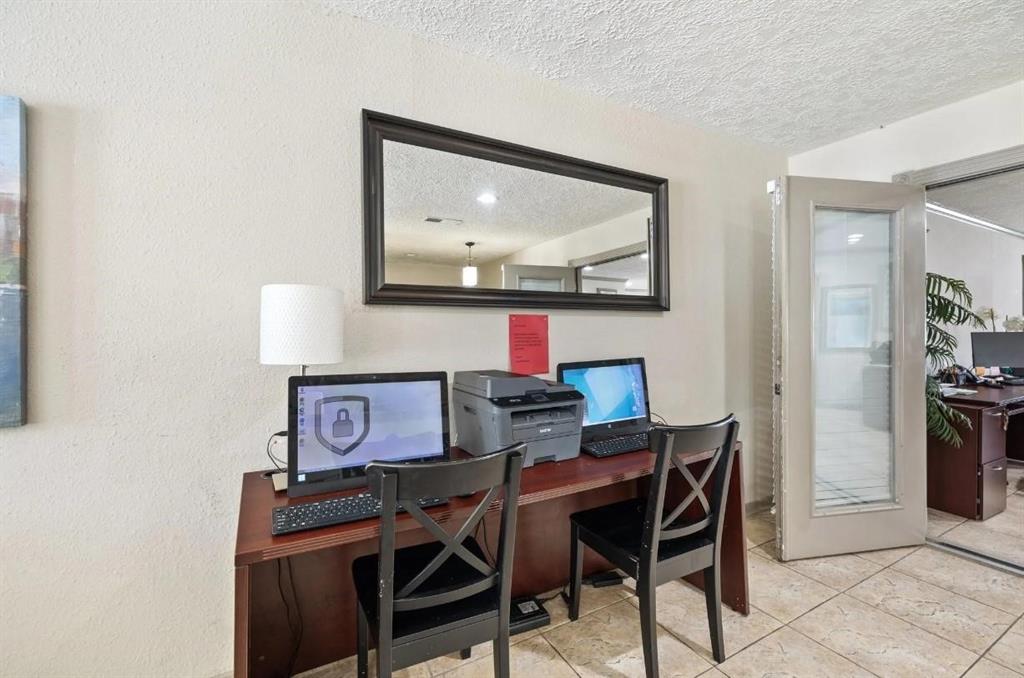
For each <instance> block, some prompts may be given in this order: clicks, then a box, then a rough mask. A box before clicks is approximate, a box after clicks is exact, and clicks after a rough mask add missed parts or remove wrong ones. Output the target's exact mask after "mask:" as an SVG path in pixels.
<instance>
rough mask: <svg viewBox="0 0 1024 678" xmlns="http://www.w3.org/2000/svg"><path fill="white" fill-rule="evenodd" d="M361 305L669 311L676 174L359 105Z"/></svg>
mask: <svg viewBox="0 0 1024 678" xmlns="http://www.w3.org/2000/svg"><path fill="white" fill-rule="evenodd" d="M363 213H364V229H365V230H364V301H365V303H367V304H424V305H443V306H499V307H520V308H582V309H608V310H627V311H667V310H669V277H668V180H667V179H662V178H659V177H654V176H650V175H647V174H641V173H639V172H633V171H629V170H623V169H618V168H615V167H609V166H606V165H601V164H598V163H595V162H589V161H587V160H579V159H577V158H571V157H568V156H564V155H559V154H556V153H550V152H547V151H541V150H537V149H534V148H528V147H526V146H520V145H518V144H512V143H509V142H505V141H499V140H496V139H489V138H487V137H482V136H478V135H475V134H468V133H465V132H458V131H455V130H451V129H446V128H444V127H438V126H436V125H429V124H426V123H422V122H416V121H413V120H406V119H404V118H399V117H396V116H392V115H387V114H384V113H376V112H374V111H367V110H364V111H363Z"/></svg>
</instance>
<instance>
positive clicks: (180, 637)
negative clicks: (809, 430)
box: [0, 2, 785, 678]
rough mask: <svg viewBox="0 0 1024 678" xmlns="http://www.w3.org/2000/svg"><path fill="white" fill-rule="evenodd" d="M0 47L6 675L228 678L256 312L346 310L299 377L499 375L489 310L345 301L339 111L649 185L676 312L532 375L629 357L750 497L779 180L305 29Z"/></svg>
mask: <svg viewBox="0 0 1024 678" xmlns="http://www.w3.org/2000/svg"><path fill="white" fill-rule="evenodd" d="M0 46H2V48H0V90H3V91H5V92H7V93H10V94H16V95H19V96H21V97H23V98H24V99H25V101H26V102H27V104H28V111H29V113H28V124H29V134H30V140H29V180H30V191H31V196H30V201H29V209H30V213H29V214H30V216H29V237H30V245H31V247H30V249H29V262H28V263H29V267H28V273H29V280H28V282H29V289H30V292H29V293H30V295H31V296H30V308H29V323H30V324H29V327H30V337H29V375H30V376H29V397H30V401H29V408H30V410H29V419H30V423H29V424H28V425H27V426H25V427H24V428H20V429H12V430H0V463H2V464H3V469H4V472H3V474H0V521H2V525H0V530H2V531H0V538H2V549H0V567H2V577H0V645H2V647H0V656H2V662H3V663H2V665H0V672H2V673H3V674H4V675H10V676H18V677H19V678H20V677H21V676H100V675H102V676H208V675H212V674H216V673H218V672H222V671H225V670H227V669H229V668H230V665H231V643H232V634H231V630H232V586H233V579H232V555H233V546H234V539H235V527H236V514H237V510H238V491H239V486H240V476H241V473H242V472H243V471H247V470H252V469H257V468H263V467H265V466H266V458H265V457H264V452H263V447H264V443H265V442H266V438H267V434H268V433H269V432H271V431H276V430H280V429H281V428H283V427H284V425H285V407H286V394H285V378H286V377H287V376H288V375H289V374H291V373H294V370H289V369H288V368H284V367H263V366H260V365H259V364H257V334H258V327H257V323H258V298H259V287H260V285H262V284H264V283H267V282H287V281H300V282H308V283H316V284H330V285H336V286H338V287H341V288H343V289H344V290H345V291H346V293H347V305H348V317H347V321H346V337H345V339H346V362H345V364H344V365H343V366H340V367H325V368H323V370H322V371H336V370H345V371H364V370H365V371H374V370H381V371H384V370H396V371H402V370H418V369H447V370H449V371H453V370H458V369H467V368H481V367H502V366H503V365H504V364H505V361H506V360H507V358H506V355H507V354H506V337H507V328H506V313H505V312H504V311H500V310H473V309H416V308H399V307H373V308H368V307H364V306H363V305H362V304H361V303H360V299H361V294H362V292H361V284H362V282H361V280H362V279H361V275H362V251H361V239H362V238H361V228H362V227H361V224H362V220H361V200H360V130H359V111H360V108H362V107H367V108H372V109H376V110H381V111H387V112H390V113H395V114H399V115H403V116H407V117H411V118H416V119H420V120H425V121H428V122H432V123H438V124H441V125H445V126H449V127H453V128H457V129H462V130H467V131H470V132H475V133H479V134H485V135H489V136H495V137H498V138H502V139H508V140H511V141H514V142H518V143H523V144H529V145H532V146H537V147H540V148H544V149H547V150H551V151H555V152H559V153H565V154H569V155H575V156H581V157H585V158H588V159H591V160H595V161H598V162H602V163H608V164H611V165H618V166H623V167H627V168H630V169H635V170H639V171H643V172H648V173H652V174H656V175H663V176H666V177H668V178H669V179H670V180H671V189H670V190H671V228H672V231H671V233H672V307H673V311H671V312H670V313H665V314H642V313H635V314H607V313H593V312H553V313H551V323H550V328H551V359H552V363H555V362H557V361H560V360H567V359H570V358H584V357H603V356H616V355H624V354H628V355H632V354H637V353H639V354H645V355H646V356H647V358H648V360H649V361H650V364H651V365H652V366H655V367H654V368H653V369H651V370H650V372H651V377H652V402H653V403H655V404H656V407H657V409H658V411H659V412H661V413H662V414H664V415H665V416H667V417H669V418H670V419H672V420H677V421H686V422H696V421H700V420H703V419H709V418H712V417H718V416H720V415H722V414H723V413H725V412H726V411H727V410H735V411H736V412H737V413H738V414H739V416H740V418H741V419H742V421H743V426H744V428H743V436H742V437H743V439H744V440H745V442H746V443H747V445H748V447H747V451H748V481H751V480H752V479H753V478H754V477H755V475H756V473H757V470H758V469H757V464H760V463H761V460H759V459H757V460H755V459H754V457H756V456H757V455H765V454H766V448H765V447H763V442H762V441H765V440H766V439H767V437H768V431H767V429H766V428H765V427H764V424H765V423H766V422H767V421H769V416H768V410H767V408H768V407H769V406H770V399H769V395H768V394H769V392H770V386H769V384H770V380H769V379H768V377H767V376H763V377H762V376H758V375H759V374H761V373H764V375H767V374H768V372H767V370H768V365H769V351H770V345H769V337H770V332H769V317H768V312H767V292H766V290H767V289H768V280H769V275H768V271H769V260H768V256H769V254H768V239H769V214H768V211H767V203H766V199H765V196H764V181H765V179H766V178H768V177H771V176H774V175H777V174H780V173H781V172H782V171H784V169H785V157H784V156H783V155H782V154H779V153H775V152H773V151H769V150H766V149H764V148H762V147H757V146H754V145H750V144H746V143H743V142H740V141H736V140H732V139H729V138H726V137H724V136H719V135H716V134H712V133H709V132H706V131H701V130H699V129H697V128H696V127H690V126H687V125H683V124H678V123H669V122H665V121H662V120H660V119H658V118H656V117H654V116H652V115H649V114H645V113H640V112H636V111H633V110H630V109H626V108H623V107H621V106H618V105H613V104H610V103H606V102H604V101H602V100H600V99H598V98H595V97H591V96H587V95H583V94H578V93H575V92H573V91H571V90H568V89H566V88H564V87H562V86H559V85H557V84H553V83H550V82H545V81H542V80H539V79H537V78H535V77H533V76H527V75H520V74H516V73H514V72H512V71H509V70H505V69H503V68H500V67H497V66H492V65H488V64H486V63H484V62H482V61H479V60H477V59H475V58H470V57H467V56H463V55H460V54H458V53H456V52H454V51H451V50H450V49H447V48H442V47H437V46H431V45H429V44H427V43H424V42H422V41H421V40H419V39H414V38H412V37H408V36H405V35H403V34H400V33H397V32H393V31H390V30H385V29H382V28H380V27H376V26H373V25H371V24H367V23H363V22H360V21H356V20H352V19H347V18H345V17H342V16H338V15H331V14H325V13H324V12H323V10H322V9H321V6H320V5H313V4H296V3H279V4H259V3H205V2H204V3H191V2H190V3H182V4H175V3H170V2H163V3H123V4H118V5H113V4H105V5H102V6H99V7H97V6H95V5H92V4H86V3H66V4H61V5H53V4H49V3H44V2H31V3H11V2H6V3H3V4H0ZM758 370H760V372H758ZM755 387H756V388H757V389H758V393H757V395H755ZM759 424H760V425H759ZM748 487H749V483H748ZM751 498H753V497H751V496H750V494H749V493H748V499H751ZM339 576H345V573H339Z"/></svg>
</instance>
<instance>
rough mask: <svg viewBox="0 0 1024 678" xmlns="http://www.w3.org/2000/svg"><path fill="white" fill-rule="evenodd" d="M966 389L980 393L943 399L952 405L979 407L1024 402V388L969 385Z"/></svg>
mask: <svg viewBox="0 0 1024 678" xmlns="http://www.w3.org/2000/svg"><path fill="white" fill-rule="evenodd" d="M964 388H966V389H970V390H972V391H974V390H977V391H978V392H977V393H975V394H973V395H954V396H948V397H946V398H943V400H945V401H947V402H951V403H960V404H962V405H977V406H979V407H996V406H999V405H1009V404H1011V403H1015V402H1019V401H1024V386H1004V387H1003V388H992V387H990V386H979V385H978V384H968V385H965V386H964Z"/></svg>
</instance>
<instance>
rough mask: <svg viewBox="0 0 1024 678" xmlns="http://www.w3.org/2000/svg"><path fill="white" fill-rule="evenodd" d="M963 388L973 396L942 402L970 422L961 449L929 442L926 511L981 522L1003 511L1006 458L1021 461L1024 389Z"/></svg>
mask: <svg viewBox="0 0 1024 678" xmlns="http://www.w3.org/2000/svg"><path fill="white" fill-rule="evenodd" d="M965 388H969V389H971V390H977V391H978V392H977V393H975V394H972V395H954V396H949V397H947V398H944V400H945V401H946V403H947V404H949V405H950V406H952V407H953V408H954V409H956V410H958V411H959V412H961V413H963V414H964V416H966V417H967V418H968V420H970V422H971V429H970V430H964V429H959V432H960V437H961V438H962V439H963V446H961V447H959V448H957V447H953V446H952V445H949V444H947V443H944V442H942V441H940V440H938V439H936V438H934V437H932V436H928V506H929V507H931V508H935V509H939V510H940V511H946V512H947V513H953V514H955V515H958V516H963V517H964V518H971V519H973V520H986V519H988V518H991V517H992V516H994V515H996V514H998V513H1002V511H1003V510H1004V509H1005V508H1006V459H1007V457H1010V458H1015V459H1024V386H1006V387H1004V388H990V387H986V386H973V385H968V386H965ZM1004 426H1005V428H1004Z"/></svg>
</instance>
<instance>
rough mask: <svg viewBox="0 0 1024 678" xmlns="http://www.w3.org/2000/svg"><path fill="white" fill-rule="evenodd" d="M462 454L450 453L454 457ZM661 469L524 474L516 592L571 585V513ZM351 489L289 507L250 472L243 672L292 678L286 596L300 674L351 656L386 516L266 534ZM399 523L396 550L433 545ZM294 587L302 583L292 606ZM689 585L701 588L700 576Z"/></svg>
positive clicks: (243, 559)
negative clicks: (298, 508) (360, 597)
mask: <svg viewBox="0 0 1024 678" xmlns="http://www.w3.org/2000/svg"><path fill="white" fill-rule="evenodd" d="M741 453H742V448H741V449H740V453H737V455H736V462H735V464H734V467H733V472H732V476H731V479H730V483H729V499H728V503H727V505H726V510H725V524H724V527H723V536H722V565H723V581H722V600H723V602H725V603H726V604H727V605H729V606H730V607H732V608H733V609H735V610H737V611H739V612H742V613H744V614H747V613H748V612H749V606H748V595H747V550H746V535H745V532H744V508H743V507H744V503H743V477H742V473H741V469H742V464H741ZM464 454H465V453H463V452H462V451H461V450H457V449H453V456H454V457H461V456H464ZM696 457H697V458H696V459H695V464H696V467H695V470H698V471H699V470H700V469H701V466H702V465H704V464H706V463H707V462H706V458H707V455H696ZM653 461H654V455H652V454H651V453H649V452H647V451H646V450H644V451H640V452H632V453H629V454H624V455H620V456H617V457H610V458H607V459H595V458H593V457H589V456H586V455H580V457H578V458H577V459H571V460H568V461H563V462H559V463H547V464H541V465H539V466H534V467H531V468H528V469H524V470H523V477H522V482H521V492H520V499H519V512H518V516H519V520H518V528H517V531H516V544H515V565H514V575H513V583H512V595H513V596H518V595H524V594H538V593H542V592H544V591H549V590H551V589H555V588H558V587H560V586H562V585H563V584H565V582H566V581H568V578H569V514H571V513H573V512H574V511H579V510H582V509H587V508H592V507H594V506H601V505H604V504H608V503H611V502H615V501H620V500H623V499H628V498H631V497H635V496H637V495H638V493H640V492H643V491H645V490H646V482H645V480H644V478H645V476H649V475H650V474H651V471H652V467H653ZM698 477H699V476H698ZM355 492H358V490H352V491H349V492H338V493H333V494H330V495H327V494H324V495H318V496H315V497H306V498H302V499H293V500H289V499H288V497H287V496H286V495H285V493H283V492H282V493H280V494H275V493H274V489H273V485H272V483H271V481H270V480H269V479H266V478H264V477H263V474H262V473H260V472H253V473H246V474H245V475H244V476H243V478H242V499H241V507H240V511H239V516H238V539H237V542H236V546H235V676H238V677H241V676H259V677H263V676H284V675H285V673H286V672H287V667H288V664H289V659H290V657H291V654H292V651H293V647H294V640H293V636H292V633H291V631H290V629H289V626H288V622H287V609H286V606H285V603H284V601H283V600H282V591H283V594H284V596H285V597H286V598H287V599H288V605H289V606H290V608H291V612H292V615H293V620H294V619H295V617H294V615H295V612H296V609H298V610H299V611H300V612H301V617H302V622H303V633H302V642H301V645H300V646H299V652H298V656H297V660H296V662H295V667H294V670H295V671H296V672H298V671H304V670H306V669H310V668H313V667H315V666H320V665H323V664H327V663H330V662H332V661H336V660H338V659H342V658H344V657H347V656H349V655H351V654H353V653H354V652H355V624H354V621H355V592H354V589H353V587H352V582H351V576H352V575H351V566H352V561H353V560H354V559H355V558H357V557H359V556H361V555H364V554H366V553H372V552H374V551H376V549H377V539H378V536H379V520H378V519H376V518H373V519H369V520H362V521H359V522H354V523H348V524H345V525H336V526H332V527H325V528H320V529H317V530H310V531H308V532H297V533H293V534H289V535H283V536H279V537H274V536H272V535H271V534H270V515H271V509H272V508H273V507H275V506H284V505H286V504H288V503H289V502H290V501H291V502H303V501H315V500H318V499H324V498H327V497H331V496H341V495H343V494H352V493H355ZM478 501H479V497H476V498H468V499H460V498H455V499H452V500H451V501H450V502H449V503H448V504H447V505H446V506H439V507H436V508H433V509H428V511H427V512H428V513H429V514H431V515H432V516H433V517H434V519H435V520H438V522H440V523H441V524H442V525H444V524H445V523H446V522H449V521H458V522H457V523H456V524H461V522H462V521H463V520H464V519H465V517H466V516H468V515H469V512H470V511H471V510H472V508H473V507H474V506H475V505H476V503H477V502H478ZM696 503H697V502H694V504H695V505H696ZM497 508H498V504H497V503H496V504H495V505H494V506H492V507H491V508H490V510H489V512H488V514H487V517H486V519H485V520H487V523H488V526H489V530H490V533H491V534H497V531H496V530H497V524H496V520H497V518H498V512H497ZM691 508H695V507H691ZM397 525H398V530H399V531H401V533H402V534H400V535H399V538H400V539H399V541H400V543H399V545H400V546H407V545H410V544H416V543H420V542H423V541H426V540H427V539H428V538H429V535H428V533H426V532H425V531H424V530H422V528H420V527H419V525H418V524H417V523H416V522H415V521H414V520H413V519H412V518H410V517H409V516H407V515H400V516H398V518H397ZM610 567H611V566H610V565H609V564H608V563H607V562H605V561H602V560H600V559H598V558H597V557H596V556H594V554H593V553H590V552H588V553H587V556H586V560H585V563H584V569H585V571H586V572H588V573H589V572H596V571H600V570H606V569H610ZM289 569H290V571H291V577H289ZM291 581H294V586H295V588H294V595H295V599H293V597H292V594H293V592H292V588H291V586H290V582H291ZM690 581H692V582H693V583H694V584H696V585H698V586H701V585H702V581H701V575H700V574H699V573H698V574H697V575H695V576H693V577H692V578H690Z"/></svg>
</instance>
